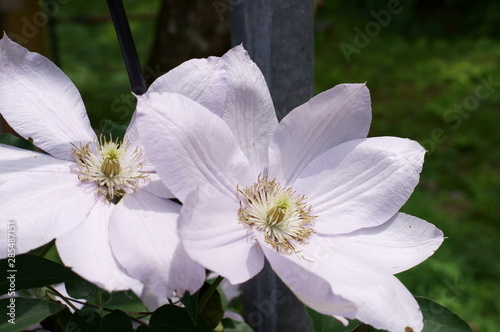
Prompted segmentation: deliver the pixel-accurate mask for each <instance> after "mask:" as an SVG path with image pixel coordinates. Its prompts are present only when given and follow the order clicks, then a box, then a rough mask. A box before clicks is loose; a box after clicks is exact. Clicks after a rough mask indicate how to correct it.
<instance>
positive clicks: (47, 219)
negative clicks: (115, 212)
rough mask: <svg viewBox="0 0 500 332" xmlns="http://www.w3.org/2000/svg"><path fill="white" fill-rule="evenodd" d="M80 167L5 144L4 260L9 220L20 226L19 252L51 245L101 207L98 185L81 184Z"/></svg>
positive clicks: (0, 192) (0, 236) (0, 184)
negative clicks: (50, 242)
mask: <svg viewBox="0 0 500 332" xmlns="http://www.w3.org/2000/svg"><path fill="white" fill-rule="evenodd" d="M72 166H76V164H75V163H72V162H69V161H65V160H60V159H57V158H54V157H52V156H50V155H47V154H43V153H38V152H34V151H28V150H23V149H18V148H15V147H11V146H7V145H2V144H0V211H2V212H1V214H0V220H1V224H2V227H0V243H1V245H0V247H1V248H2V250H1V253H0V257H5V256H4V255H7V250H3V248H4V247H5V245H6V241H7V235H6V231H7V226H5V224H6V223H7V222H8V221H11V220H12V221H14V222H15V223H16V237H17V241H16V252H17V253H19V254H21V253H25V252H27V251H29V250H32V249H35V248H37V247H39V246H41V245H44V244H46V243H47V242H49V241H51V240H52V239H54V238H56V237H58V236H60V235H62V234H64V233H66V232H68V231H70V230H72V229H73V228H75V227H77V226H78V225H79V224H80V223H81V222H82V221H83V220H84V219H85V217H86V216H87V215H88V213H89V211H90V210H91V208H92V207H93V206H94V205H95V204H96V200H97V196H96V195H95V193H96V190H97V187H96V185H95V184H84V183H82V182H80V181H79V180H78V178H77V175H76V174H75V173H74V172H72V171H71V167H72Z"/></svg>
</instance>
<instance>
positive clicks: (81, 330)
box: [66, 307, 102, 332]
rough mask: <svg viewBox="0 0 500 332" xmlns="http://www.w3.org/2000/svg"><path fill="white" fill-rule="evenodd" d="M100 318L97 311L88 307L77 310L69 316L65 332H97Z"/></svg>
mask: <svg viewBox="0 0 500 332" xmlns="http://www.w3.org/2000/svg"><path fill="white" fill-rule="evenodd" d="M101 322H102V317H101V315H99V313H98V312H97V311H95V310H94V309H92V308H89V307H83V308H82V310H77V311H75V313H74V314H73V315H72V316H71V319H70V320H69V322H68V326H67V327H66V331H68V332H95V331H96V330H95V329H96V328H97V331H99V327H100V326H101Z"/></svg>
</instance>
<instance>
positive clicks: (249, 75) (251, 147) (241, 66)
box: [222, 45, 278, 172]
mask: <svg viewBox="0 0 500 332" xmlns="http://www.w3.org/2000/svg"><path fill="white" fill-rule="evenodd" d="M222 59H223V60H224V63H225V66H226V67H225V68H226V73H227V77H228V91H227V101H226V106H225V108H224V114H223V115H222V118H223V119H224V120H225V121H226V123H227V124H228V126H229V127H230V128H231V130H232V131H233V134H234V136H235V137H236V140H237V142H238V144H239V146H240V148H241V150H242V151H243V152H244V153H245V155H246V156H247V158H248V160H250V163H251V164H252V166H253V167H254V168H255V169H256V170H257V171H258V172H261V171H262V170H263V169H264V168H265V167H267V166H268V153H267V148H268V145H269V140H270V139H271V135H272V133H273V131H274V129H275V128H276V126H277V125H278V119H277V118H276V114H275V112H274V106H273V101H272V99H271V95H270V93H269V89H268V88H267V84H266V81H265V79H264V76H263V75H262V72H261V71H260V69H259V68H258V67H257V65H256V64H255V63H254V62H253V61H252V60H251V59H250V57H249V56H248V53H247V51H245V49H244V48H243V46H241V45H240V46H237V47H235V48H233V49H231V50H230V51H229V52H227V53H226V54H225V55H224V56H223V58H222Z"/></svg>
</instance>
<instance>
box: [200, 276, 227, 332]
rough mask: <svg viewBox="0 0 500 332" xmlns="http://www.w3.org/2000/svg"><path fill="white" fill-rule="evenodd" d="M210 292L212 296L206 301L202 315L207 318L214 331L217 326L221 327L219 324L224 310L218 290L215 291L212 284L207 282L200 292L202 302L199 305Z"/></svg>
mask: <svg viewBox="0 0 500 332" xmlns="http://www.w3.org/2000/svg"><path fill="white" fill-rule="evenodd" d="M215 287H216V286H215ZM209 291H211V292H212V294H211V295H210V297H209V298H208V300H207V301H206V303H205V305H204V306H203V308H201V311H200V315H201V316H202V317H203V318H205V320H206V321H207V322H208V323H209V324H210V326H211V327H212V329H214V328H215V327H216V326H217V325H219V322H220V321H221V319H222V317H223V316H224V310H223V309H222V302H221V298H220V295H219V291H218V290H217V288H215V289H214V288H213V287H212V285H211V284H209V283H208V282H205V283H204V284H203V286H202V287H201V289H200V290H199V293H200V295H199V298H200V299H201V300H200V302H199V303H198V305H199V306H200V303H201V301H202V300H204V297H205V294H208V292H209ZM198 310H200V308H198Z"/></svg>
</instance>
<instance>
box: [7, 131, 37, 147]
mask: <svg viewBox="0 0 500 332" xmlns="http://www.w3.org/2000/svg"><path fill="white" fill-rule="evenodd" d="M0 143H1V144H6V145H10V146H15V147H16V148H21V149H25V150H31V151H35V150H36V149H35V146H34V145H33V144H31V142H30V141H27V140H25V139H24V138H21V137H17V136H14V135H11V134H1V135H0Z"/></svg>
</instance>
